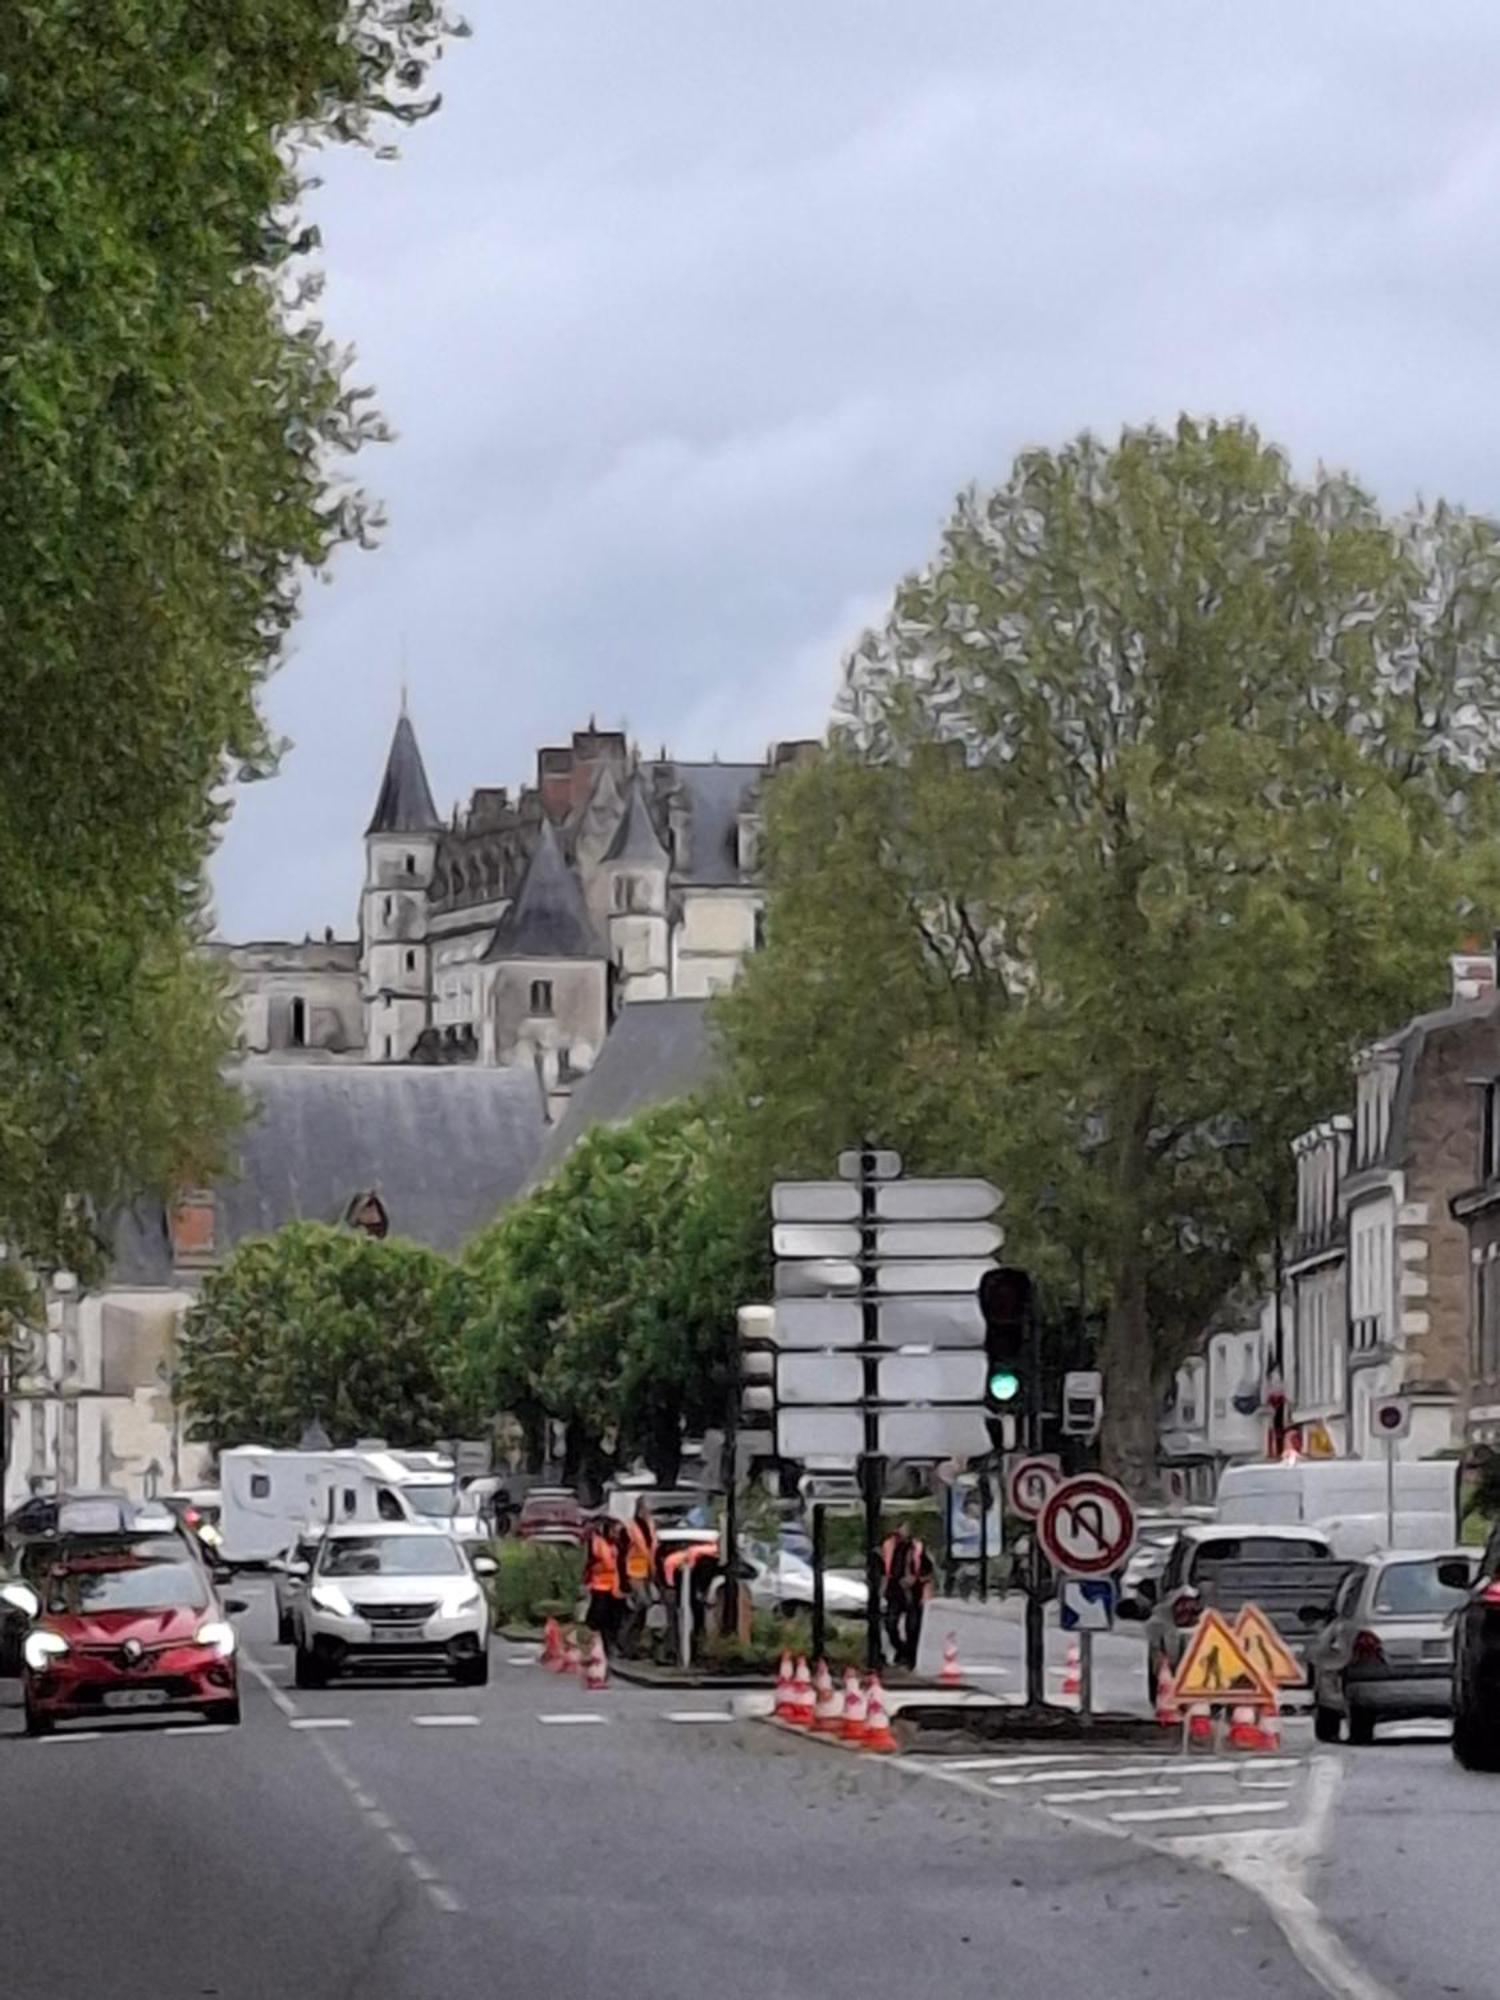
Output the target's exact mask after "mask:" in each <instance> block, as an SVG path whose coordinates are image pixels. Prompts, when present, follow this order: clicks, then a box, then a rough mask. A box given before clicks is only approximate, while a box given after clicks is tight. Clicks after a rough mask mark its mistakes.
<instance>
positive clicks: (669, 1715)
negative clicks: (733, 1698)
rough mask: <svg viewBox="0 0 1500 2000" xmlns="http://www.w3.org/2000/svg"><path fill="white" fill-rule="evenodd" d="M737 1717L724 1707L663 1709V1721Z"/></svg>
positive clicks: (722, 1720)
mask: <svg viewBox="0 0 1500 2000" xmlns="http://www.w3.org/2000/svg"><path fill="white" fill-rule="evenodd" d="M736 1719H737V1718H736V1717H734V1716H732V1715H730V1714H728V1713H727V1712H726V1711H725V1710H724V1709H722V1708H668V1709H664V1710H663V1711H662V1721H663V1722H734V1721H735V1720H736Z"/></svg>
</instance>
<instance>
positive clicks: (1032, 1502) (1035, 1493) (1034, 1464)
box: [1005, 1452, 1063, 1521]
mask: <svg viewBox="0 0 1500 2000" xmlns="http://www.w3.org/2000/svg"><path fill="white" fill-rule="evenodd" d="M1062 1477H1063V1470H1062V1460H1061V1459H1060V1458H1053V1457H1052V1456H1051V1455H1050V1454H1044V1453H1041V1452H1033V1453H1030V1454H1028V1455H1027V1456H1026V1457H1024V1458H1018V1459H1016V1460H1015V1461H1014V1462H1013V1463H1012V1465H1011V1467H1010V1470H1009V1472H1008V1473H1007V1474H1006V1479H1005V1497H1006V1499H1007V1500H1008V1501H1009V1503H1010V1511H1011V1512H1012V1513H1013V1514H1024V1515H1025V1516H1026V1518H1027V1520H1029V1521H1034V1520H1035V1519H1036V1517H1037V1515H1038V1514H1040V1513H1041V1511H1042V1509H1043V1508H1044V1507H1045V1506H1046V1504H1047V1502H1048V1501H1049V1500H1050V1499H1051V1498H1052V1495H1053V1494H1054V1493H1055V1492H1056V1491H1057V1489H1058V1487H1059V1486H1061V1485H1062Z"/></svg>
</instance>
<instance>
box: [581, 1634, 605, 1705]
mask: <svg viewBox="0 0 1500 2000" xmlns="http://www.w3.org/2000/svg"><path fill="white" fill-rule="evenodd" d="M583 1684H584V1686H585V1687H586V1688H589V1689H591V1690H592V1691H593V1692H594V1693H595V1694H599V1693H600V1692H602V1690H603V1689H605V1688H607V1687H608V1686H609V1660H608V1658H607V1656H606V1654H605V1651H604V1641H603V1639H602V1638H601V1637H600V1636H599V1634H598V1633H597V1632H596V1633H595V1634H594V1643H593V1645H592V1646H590V1648H589V1663H588V1670H587V1672H586V1673H585V1674H584V1677H583Z"/></svg>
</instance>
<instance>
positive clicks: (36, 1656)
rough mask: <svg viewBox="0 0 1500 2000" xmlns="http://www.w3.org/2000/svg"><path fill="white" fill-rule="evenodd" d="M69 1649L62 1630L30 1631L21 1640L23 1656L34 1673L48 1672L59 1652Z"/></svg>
mask: <svg viewBox="0 0 1500 2000" xmlns="http://www.w3.org/2000/svg"><path fill="white" fill-rule="evenodd" d="M67 1650H68V1642H67V1640H66V1639H65V1638H64V1637H63V1635H62V1634H61V1632H28V1633H27V1634H26V1637H25V1639H24V1640H23V1641H22V1642H21V1657H22V1658H23V1659H24V1660H25V1662H26V1664H27V1666H28V1667H30V1669H31V1671H32V1672H33V1673H34V1674H44V1673H46V1671H47V1669H48V1667H49V1666H51V1664H52V1662H53V1661H54V1660H55V1659H56V1658H57V1657H58V1655H59V1654H61V1653H65V1652H67Z"/></svg>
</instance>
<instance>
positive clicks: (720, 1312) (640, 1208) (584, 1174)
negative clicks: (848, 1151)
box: [464, 1102, 767, 1483]
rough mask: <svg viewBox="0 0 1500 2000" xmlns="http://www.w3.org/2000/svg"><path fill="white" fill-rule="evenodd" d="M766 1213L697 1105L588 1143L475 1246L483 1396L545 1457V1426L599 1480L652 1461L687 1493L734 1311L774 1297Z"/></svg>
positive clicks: (605, 1130)
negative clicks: (695, 1434)
mask: <svg viewBox="0 0 1500 2000" xmlns="http://www.w3.org/2000/svg"><path fill="white" fill-rule="evenodd" d="M766 1254H767V1228H766V1221H765V1211H764V1204H763V1202H762V1201H761V1200H760V1199H759V1197H758V1195H757V1193H756V1190H755V1189H754V1187H753V1185H752V1184H750V1183H749V1182H748V1181H747V1180H746V1179H745V1177H744V1176H743V1175H742V1174H741V1173H740V1172H739V1171H738V1170H737V1167H736V1162H735V1160H734V1158H733V1157H732V1155H731V1154H730V1152H729V1150H728V1148H727V1145H726V1136H725V1131H724V1127H723V1125H722V1123H721V1122H720V1121H719V1120H718V1119H717V1118H715V1117H713V1116H710V1115H709V1114H707V1113H706V1112H705V1111H704V1110H703V1108H702V1107H701V1106H699V1105H697V1104H695V1103H692V1102H683V1103H678V1104H669V1105H663V1106H660V1107H658V1108H657V1109H655V1110H652V1111H647V1112H644V1113H642V1114H641V1115H640V1116H639V1117H637V1118H635V1119H632V1120H631V1121H630V1122H629V1123H628V1124H625V1125H618V1126H601V1127H599V1128H598V1129H596V1130H595V1131H593V1132H591V1133H589V1134H587V1135H586V1136H585V1137H584V1138H583V1139H581V1140H580V1141H579V1143H578V1144H577V1145H576V1146H575V1147H574V1148H573V1150H572V1151H571V1152H570V1153H569V1154H568V1155H567V1157H566V1159H565V1160H564V1161H563V1162H562V1164H561V1166H560V1167H559V1168H558V1170H557V1172H556V1173H555V1174H554V1175H553V1177H552V1178H551V1179H550V1180H549V1181H547V1182H546V1183H545V1184H544V1185H543V1186H541V1187H539V1188H538V1189H536V1190H535V1192H534V1193H532V1194H531V1195H529V1196H528V1197H527V1198H526V1199H525V1200H524V1201H521V1202H518V1203H517V1204H516V1205H515V1206H514V1207H512V1208H510V1209H507V1210H506V1211H505V1213H504V1214H502V1215H501V1216H500V1218H499V1219H498V1221H496V1222H495V1223H494V1224H493V1225H492V1226H491V1227H490V1228H489V1229H488V1230H486V1231H485V1232H483V1233H482V1234H481V1235H480V1236H479V1237H478V1238H476V1240H475V1242H474V1243H473V1244H472V1245H471V1247H470V1249H469V1251H468V1253H467V1255H466V1257H465V1259H464V1267H465V1273H466V1277H467V1280H468V1285H469V1293H468V1299H467V1305H466V1312H467V1324H468V1333H467V1340H468V1346H469V1357H470V1366H471V1370H472V1374H471V1378H470V1379H471V1383H472V1386H473V1393H474V1394H475V1396H476V1398H477V1399H478V1400H479V1401H481V1402H482V1403H484V1404H485V1405H486V1406H488V1407H491V1408H497V1409H502V1408H503V1409H508V1410H511V1411H513V1412H514V1413H515V1414H516V1415H517V1416H518V1417H519V1418H520V1419H521V1420H522V1422H523V1423H524V1424H525V1425H526V1426H527V1428H528V1430H529V1431H530V1434H531V1438H532V1442H533V1445H536V1444H537V1443H538V1442H539V1427H540V1425H541V1422H542V1420H543V1419H544V1418H546V1417H553V1418H558V1419H561V1420H562V1421H564V1422H566V1423H567V1425H568V1429H569V1440H570V1457H571V1458H572V1460H573V1461H574V1466H575V1468H576V1469H577V1470H578V1471H579V1472H582V1473H584V1474H586V1475H587V1474H592V1473H594V1472H596V1471H597V1469H598V1466H599V1463H600V1452H601V1447H602V1445H603V1443H604V1441H605V1439H606V1438H607V1437H609V1436H611V1435H612V1436H613V1438H614V1441H615V1447H616V1452H617V1455H619V1456H620V1457H622V1458H623V1457H628V1456H630V1455H633V1454H635V1453H640V1454H642V1455H643V1456H644V1457H645V1458H646V1460H647V1462H648V1463H649V1464H650V1465H651V1467H652V1469H653V1470H654V1471H655V1472H656V1473H657V1475H658V1477H660V1478H661V1479H663V1480H664V1481H667V1482H668V1483H670V1482H671V1481H672V1480H675V1478H676V1477H677V1473H678V1466H679V1461H680V1457H681V1444H682V1437H683V1434H684V1431H685V1430H701V1429H704V1428H706V1427H708V1426H710V1425H715V1424H720V1423H722V1422H723V1420H724V1417H725V1413H726V1403H727V1397H728V1390H729V1366H730V1361H731V1358H732V1354H733V1345H734V1339H735V1311H736V1308H737V1307H739V1306H741V1305H743V1304H745V1303H746V1302H747V1301H749V1300H751V1299H755V1298H759V1297H763V1296H764V1286H765V1282H766V1271H765V1259H766Z"/></svg>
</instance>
